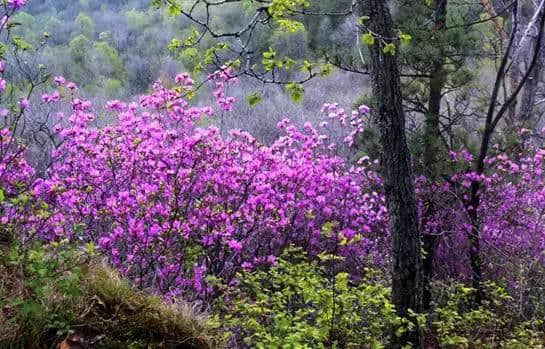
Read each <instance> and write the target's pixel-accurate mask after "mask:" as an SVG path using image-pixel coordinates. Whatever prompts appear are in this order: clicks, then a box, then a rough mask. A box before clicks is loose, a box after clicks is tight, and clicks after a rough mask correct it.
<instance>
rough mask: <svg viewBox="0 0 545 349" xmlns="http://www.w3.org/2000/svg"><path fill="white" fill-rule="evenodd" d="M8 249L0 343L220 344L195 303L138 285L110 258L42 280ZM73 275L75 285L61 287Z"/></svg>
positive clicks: (0, 294)
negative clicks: (67, 340) (116, 268)
mask: <svg viewBox="0 0 545 349" xmlns="http://www.w3.org/2000/svg"><path fill="white" fill-rule="evenodd" d="M7 253H8V252H6V251H5V250H4V251H3V252H2V251H0V259H1V262H0V308H1V311H0V348H10V349H11V348H13V349H16V348H31V349H34V348H55V347H56V346H57V345H58V344H59V343H60V342H62V341H63V340H64V339H65V338H67V336H69V335H70V336H78V337H80V338H83V340H84V342H85V343H87V344H89V343H92V342H96V344H94V345H93V346H92V347H93V348H156V347H160V348H188V349H212V348H217V347H220V343H219V340H218V339H217V338H219V336H217V335H216V333H215V332H214V331H213V330H212V329H210V328H209V326H208V325H207V317H206V315H205V314H203V313H200V312H199V311H198V310H197V309H196V308H195V306H193V305H191V304H188V303H184V302H182V301H177V302H168V301H165V300H164V299H163V298H161V297H158V296H153V295H149V294H146V293H144V292H143V291H140V290H137V289H135V288H134V287H132V286H131V285H130V284H129V283H128V282H127V281H126V280H124V279H123V278H122V277H121V276H120V275H119V274H118V273H117V272H116V271H114V270H112V269H111V268H109V267H108V266H106V265H105V264H103V263H100V262H93V263H89V262H86V263H85V264H81V263H80V266H79V267H76V268H74V269H70V270H66V271H64V272H63V274H62V275H61V276H57V277H51V278H48V277H44V278H43V280H40V282H39V283H36V276H35V275H33V274H32V272H29V270H27V269H28V268H26V267H23V266H22V265H21V263H19V264H18V263H9V262H7V261H8V260H9V258H5V257H6V256H7ZM22 264H23V265H24V263H22ZM71 274H74V275H76V277H74V275H71ZM66 279H68V280H69V281H70V282H73V284H72V286H73V287H72V288H71V287H68V288H62V287H61V286H62V283H63V281H62V280H66ZM58 280H61V281H60V282H59V281H58ZM61 289H62V291H61ZM70 290H71V291H70Z"/></svg>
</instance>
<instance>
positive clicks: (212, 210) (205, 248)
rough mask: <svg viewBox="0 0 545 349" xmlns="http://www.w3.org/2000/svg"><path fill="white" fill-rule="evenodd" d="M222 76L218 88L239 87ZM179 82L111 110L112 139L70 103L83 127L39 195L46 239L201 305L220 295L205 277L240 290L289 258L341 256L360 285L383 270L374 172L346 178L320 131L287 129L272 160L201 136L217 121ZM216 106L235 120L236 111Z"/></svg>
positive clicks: (382, 225)
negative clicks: (95, 248)
mask: <svg viewBox="0 0 545 349" xmlns="http://www.w3.org/2000/svg"><path fill="white" fill-rule="evenodd" d="M213 76H214V77H215V79H218V78H219V79H223V80H222V81H223V82H222V84H218V85H217V86H218V88H223V85H224V84H226V83H228V82H229V80H230V79H231V77H230V75H229V74H223V75H222V74H218V73H215V74H214V75H213ZM176 81H177V83H178V84H179V86H177V87H176V88H174V89H166V88H165V87H164V86H163V85H162V84H161V83H156V84H155V85H154V88H153V92H152V93H151V94H150V95H148V96H143V97H141V98H140V100H139V103H131V104H128V105H127V104H125V103H122V102H120V101H111V102H108V103H107V108H108V109H109V110H110V111H111V112H112V113H113V114H114V115H116V117H117V123H116V124H114V125H110V126H107V127H104V128H97V127H94V126H93V122H94V121H95V120H96V118H97V117H96V115H94V114H93V113H91V112H90V109H91V105H90V103H89V102H87V101H82V100H80V99H77V98H74V97H72V108H73V111H74V112H73V114H72V115H71V116H69V117H68V118H67V119H66V120H63V121H61V123H60V124H59V125H58V126H57V130H58V132H59V136H60V137H61V138H62V139H63V140H64V142H63V143H62V145H61V146H60V147H59V148H58V149H57V150H56V151H55V154H54V158H55V162H54V164H53V166H52V167H51V169H50V171H49V172H48V178H46V179H41V180H38V181H37V182H36V184H35V186H34V194H35V195H36V196H37V197H39V198H41V199H42V200H44V201H45V202H46V203H47V204H48V205H49V206H50V207H53V208H54V209H53V211H52V213H51V215H50V216H48V217H47V222H46V225H45V226H44V227H41V229H40V232H39V234H40V236H41V238H43V239H45V240H58V239H63V238H66V237H68V238H70V239H82V240H85V241H96V242H98V244H99V246H100V248H102V249H103V250H104V251H106V252H107V253H108V255H109V257H110V260H111V263H112V264H113V265H114V266H116V267H118V268H119V270H121V272H122V273H123V274H124V275H126V276H127V277H129V278H131V279H133V280H134V281H135V282H136V283H137V284H139V285H140V286H141V287H151V288H153V289H155V290H157V291H159V292H160V293H163V294H169V295H178V294H180V293H182V292H183V291H187V292H185V294H184V295H185V296H186V297H187V296H188V295H189V294H188V292H189V291H193V292H194V294H195V295H196V297H198V298H207V297H209V296H210V295H212V294H214V291H215V290H214V288H213V287H211V285H210V283H208V282H207V277H212V276H214V277H216V278H217V277H219V278H221V280H222V281H223V282H224V283H236V278H235V274H236V272H238V271H241V270H243V269H244V270H251V269H253V268H256V267H259V266H262V265H274V264H275V263H276V258H277V256H278V255H279V253H281V251H282V250H283V249H284V247H286V246H288V245H290V244H295V245H298V246H301V247H303V248H304V249H305V251H307V252H308V253H310V254H311V255H317V254H319V253H322V252H329V253H336V254H339V255H342V256H345V257H346V259H345V261H344V262H343V263H341V264H342V265H341V264H340V265H339V268H342V269H344V270H346V271H348V272H350V273H351V274H352V275H353V276H354V277H357V276H358V275H360V274H361V270H363V268H364V267H365V265H366V264H368V263H369V262H371V261H372V262H375V263H378V264H385V263H387V258H386V253H387V250H388V249H387V236H388V235H387V223H386V208H385V207H384V197H383V196H382V195H381V194H379V193H377V192H374V191H373V188H379V187H380V183H381V182H380V179H379V177H378V176H377V174H376V173H375V172H373V171H372V170H371V167H372V164H367V165H369V166H368V167H367V166H364V165H361V166H359V167H352V168H348V166H347V164H346V163H345V162H344V161H343V160H342V159H340V158H337V157H334V156H332V155H330V154H329V151H328V150H327V146H326V145H325V143H324V142H325V141H326V139H325V137H324V136H321V135H320V134H319V133H318V132H317V131H316V130H315V129H314V128H313V127H312V126H311V125H310V124H307V125H305V127H304V129H303V130H298V129H296V128H295V127H294V126H293V125H291V124H290V122H289V120H287V119H286V120H284V121H282V122H281V123H280V124H279V125H278V127H280V128H281V129H283V130H284V132H285V135H284V136H283V137H281V138H279V139H278V140H277V141H276V142H275V143H274V144H272V145H271V146H270V147H265V146H263V145H261V144H259V143H258V142H257V141H256V140H255V139H254V138H253V137H252V136H251V135H250V134H248V133H245V132H242V131H238V130H234V131H232V132H231V133H230V135H229V136H228V137H222V136H221V135H220V132H219V131H218V129H217V128H214V127H209V128H207V129H200V128H197V127H196V123H198V121H199V120H200V119H201V118H202V117H204V116H207V117H210V116H211V115H213V113H214V111H213V109H212V108H211V107H191V106H190V105H189V103H188V101H187V100H185V99H184V98H183V95H184V93H186V92H187V91H188V90H190V89H191V86H192V85H193V81H192V80H191V79H190V78H189V77H188V76H187V75H180V76H178V77H177V78H176ZM61 85H62V84H61ZM53 95H55V94H53ZM217 97H218V99H219V100H220V102H219V105H220V107H221V108H222V109H223V110H228V109H229V108H230V106H229V102H228V101H232V100H231V99H229V97H226V96H225V94H224V93H223V92H222V93H218V94H217ZM44 101H47V102H48V103H49V102H52V101H51V99H50V98H44Z"/></svg>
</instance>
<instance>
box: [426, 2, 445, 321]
mask: <svg viewBox="0 0 545 349" xmlns="http://www.w3.org/2000/svg"><path fill="white" fill-rule="evenodd" d="M447 2H448V1H447V0H436V2H435V3H436V8H435V18H434V30H435V31H436V32H437V34H438V35H439V38H438V40H441V37H440V32H442V31H443V30H444V28H445V27H446V20H447ZM444 64H445V58H444V56H443V55H442V54H439V55H438V56H437V57H436V59H435V62H433V68H432V70H431V72H430V75H431V78H430V80H429V90H430V92H429V100H428V112H427V114H426V120H425V124H424V166H425V174H426V176H427V177H428V179H430V180H432V181H434V180H436V179H437V178H438V177H439V176H438V174H439V171H440V170H441V169H440V166H439V161H441V159H440V154H441V150H442V145H441V130H440V124H439V118H440V115H441V100H442V98H443V87H444V85H445V70H444V68H443V66H444ZM435 212H436V207H435V205H434V203H433V202H432V201H431V200H430V201H428V204H427V208H426V211H425V212H424V213H423V223H424V224H425V223H426V221H428V220H429V219H431V217H433V216H434V215H435ZM422 240H423V242H424V246H423V247H424V251H425V254H424V256H423V274H424V275H423V276H424V287H423V292H424V293H423V300H422V306H423V309H425V310H427V309H429V307H430V303H431V289H430V282H431V279H432V277H433V258H434V251H435V246H436V244H437V241H436V240H437V235H436V234H435V232H428V234H424V235H423V237H422Z"/></svg>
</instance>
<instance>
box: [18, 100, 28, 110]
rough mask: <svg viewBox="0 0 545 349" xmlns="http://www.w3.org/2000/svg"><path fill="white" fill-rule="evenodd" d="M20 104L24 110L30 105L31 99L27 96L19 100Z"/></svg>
mask: <svg viewBox="0 0 545 349" xmlns="http://www.w3.org/2000/svg"><path fill="white" fill-rule="evenodd" d="M19 106H20V107H21V109H22V110H25V109H27V108H28V107H29V106H30V101H29V100H28V99H26V98H23V99H21V100H20V101H19Z"/></svg>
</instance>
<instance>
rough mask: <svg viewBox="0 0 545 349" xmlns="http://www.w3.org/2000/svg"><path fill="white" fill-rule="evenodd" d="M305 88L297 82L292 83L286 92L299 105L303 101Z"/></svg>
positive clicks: (288, 85)
mask: <svg viewBox="0 0 545 349" xmlns="http://www.w3.org/2000/svg"><path fill="white" fill-rule="evenodd" d="M303 91H304V89H303V86H302V85H301V84H297V83H295V82H290V83H289V84H287V85H286V92H287V93H288V94H289V95H290V97H291V99H293V101H294V102H296V103H299V102H301V101H302V100H303Z"/></svg>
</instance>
